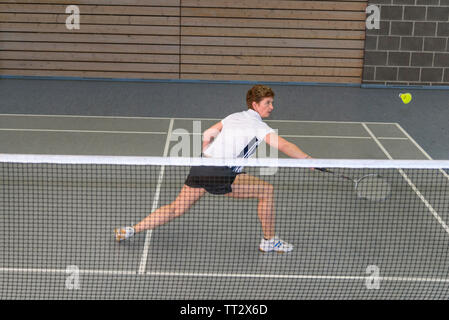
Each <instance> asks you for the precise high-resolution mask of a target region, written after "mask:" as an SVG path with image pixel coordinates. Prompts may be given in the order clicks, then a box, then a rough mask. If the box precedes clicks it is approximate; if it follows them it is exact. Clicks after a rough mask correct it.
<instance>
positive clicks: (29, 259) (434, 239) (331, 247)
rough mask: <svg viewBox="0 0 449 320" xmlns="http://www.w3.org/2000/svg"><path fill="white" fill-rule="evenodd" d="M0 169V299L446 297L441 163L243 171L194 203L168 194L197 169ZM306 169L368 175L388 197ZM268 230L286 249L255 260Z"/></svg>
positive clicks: (159, 165) (79, 165)
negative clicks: (119, 235)
mask: <svg viewBox="0 0 449 320" xmlns="http://www.w3.org/2000/svg"><path fill="white" fill-rule="evenodd" d="M0 158H1V159H2V161H1V162H0V243H1V246H0V299H274V300H288V299H415V298H425V299H448V298H449V289H448V284H449V228H448V226H447V225H446V222H448V221H449V176H448V175H447V171H445V170H447V169H445V168H449V163H448V162H441V161H440V162H438V161H425V162H423V161H415V162H407V163H405V162H402V163H400V162H397V161H371V162H368V163H367V162H366V161H361V160H360V161H358V160H351V161H349V160H348V161H333V160H326V161H324V160H323V161H320V160H307V161H304V160H303V161H298V160H294V161H288V160H277V161H276V162H269V163H264V161H262V160H260V159H259V160H257V161H253V162H251V160H247V161H245V163H244V164H245V169H244V172H245V173H244V174H243V175H238V176H237V178H236V180H234V182H233V184H232V187H231V188H232V192H233V194H227V195H214V194H211V193H208V192H205V193H204V195H202V196H201V197H199V198H198V200H197V201H193V200H192V199H188V198H183V199H180V198H179V197H178V196H179V194H180V191H181V190H182V188H183V185H184V182H185V181H186V178H187V176H188V174H189V172H190V169H191V167H192V166H195V167H196V166H198V165H200V164H203V165H205V164H207V165H210V164H211V163H212V162H211V160H210V159H196V162H192V160H191V159H172V160H170V159H160V158H145V159H144V158H139V159H137V158H135V159H131V160H132V161H130V159H129V158H120V157H117V158H111V157H104V158H101V157H100V158H99V157H92V158H89V157H83V158H80V157H59V158H52V157H36V156H16V157H14V156H9V157H5V156H4V155H3V156H1V157H0ZM233 164H234V163H233ZM237 164H238V165H241V164H242V163H241V162H238V163H237ZM313 166H316V167H325V166H328V167H332V168H333V170H334V171H335V172H338V173H340V174H344V175H346V176H351V177H354V179H357V178H358V177H362V176H364V175H367V174H376V175H381V176H382V177H383V178H384V179H386V180H387V181H388V186H389V187H390V188H391V190H390V196H389V198H388V199H387V200H385V201H382V202H371V201H367V200H365V199H361V198H360V197H358V195H357V192H356V190H355V189H354V183H352V182H351V181H347V180H345V179H340V178H338V177H336V176H333V175H329V174H326V173H323V172H319V171H317V170H311V169H310V167H313ZM248 175H251V176H254V177H256V178H257V179H259V180H245V179H243V178H242V177H244V176H248ZM206 177H208V178H207V179H209V182H211V183H212V184H214V183H217V181H214V180H213V179H214V178H213V177H212V176H211V175H210V174H208V175H206ZM261 180H263V182H261ZM218 182H220V181H218ZM236 186H238V187H236ZM261 186H262V187H261ZM196 190H199V188H197V189H196ZM189 195H193V193H190V194H189ZM237 196H238V197H237ZM177 197H178V198H177ZM176 199H178V202H177V204H178V206H177V208H176V209H173V207H170V208H171V209H170V210H168V209H167V210H168V211H170V212H169V214H168V216H170V217H169V218H168V219H169V220H170V221H168V222H166V223H162V222H161V225H159V226H157V227H154V228H152V229H151V230H149V229H148V230H143V231H141V232H138V233H136V234H135V235H134V236H132V237H130V238H129V239H127V240H124V241H120V242H118V241H116V238H115V234H114V229H115V228H120V227H125V226H136V225H137V224H138V223H139V222H141V221H142V220H143V219H145V218H146V217H147V216H149V215H150V213H152V212H153V214H154V211H155V210H157V209H159V208H161V207H164V206H165V207H166V206H167V205H170V204H171V203H172V202H173V201H174V200H176ZM270 201H272V203H273V205H272V209H273V210H272V212H271V213H272V214H274V216H275V220H274V221H275V223H274V226H273V227H270V224H269V222H268V223H267V219H268V218H267V217H268V215H269V213H270V212H269V209H270ZM166 208H167V207H166ZM186 208H188V209H186ZM172 209H173V210H172ZM264 210H265V211H264ZM267 211H268V213H267ZM264 212H265V213H264ZM264 214H265V216H264ZM263 219H266V220H263ZM268 220H269V219H268ZM153 223H154V221H153ZM156 224H157V223H156ZM272 230H274V231H275V234H276V236H277V237H279V239H282V240H284V241H286V242H287V243H288V244H291V245H293V250H292V251H290V252H288V253H284V254H278V253H276V252H261V251H260V250H259V249H260V246H261V243H262V238H263V237H264V235H265V234H267V232H268V233H269V232H270V231H272ZM276 243H277V242H276ZM276 243H274V245H275V244H276ZM286 246H287V244H285V245H284V248H285V247H286Z"/></svg>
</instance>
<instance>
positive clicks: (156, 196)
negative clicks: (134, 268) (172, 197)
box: [138, 119, 174, 274]
mask: <svg viewBox="0 0 449 320" xmlns="http://www.w3.org/2000/svg"><path fill="white" fill-rule="evenodd" d="M173 123H174V119H171V120H170V124H169V126H168V133H167V139H166V140H165V147H164V155H163V157H167V155H168V147H169V145H170V137H171V132H172V130H173ZM164 173H165V166H162V167H161V171H160V173H159V178H158V180H157V187H156V192H155V194H154V199H153V205H152V207H151V212H153V211H154V210H156V209H157V207H158V205H159V196H160V193H161V185H162V181H163V179H164ZM152 234H153V230H148V231H147V232H146V235H145V245H144V247H143V253H142V258H141V259H140V264H139V271H138V272H139V274H143V273H145V269H146V266H147V260H148V251H149V250H150V243H151V236H152Z"/></svg>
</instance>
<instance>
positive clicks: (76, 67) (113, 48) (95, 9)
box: [0, 0, 180, 79]
mask: <svg viewBox="0 0 449 320" xmlns="http://www.w3.org/2000/svg"><path fill="white" fill-rule="evenodd" d="M73 4H75V5H78V7H79V9H80V29H79V30H68V29H67V28H66V25H65V21H66V19H67V17H68V14H66V13H65V10H66V7H67V6H68V5H73ZM179 6H180V1H179V0H164V1H161V0H145V1H139V0H128V1H126V0H104V1H103V0H84V1H65V0H45V1H37V0H34V1H31V0H28V1H25V0H21V1H20V3H17V1H11V0H0V50H1V51H0V74H6V75H25V76H27V75H31V76H64V77H65V76H69V77H70V76H72V77H95V78H143V79H179V61H180V57H179V54H180V46H179V35H180V7H179Z"/></svg>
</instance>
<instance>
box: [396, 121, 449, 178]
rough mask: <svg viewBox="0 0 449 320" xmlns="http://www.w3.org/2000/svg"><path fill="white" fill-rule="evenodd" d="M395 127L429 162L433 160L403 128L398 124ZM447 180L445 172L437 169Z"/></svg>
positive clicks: (448, 176)
mask: <svg viewBox="0 0 449 320" xmlns="http://www.w3.org/2000/svg"><path fill="white" fill-rule="evenodd" d="M396 126H397V127H398V128H399V130H401V131H402V132H403V133H404V134H405V135H406V137H407V138H408V139H409V140H410V141H411V142H412V143H413V144H414V145H415V146H416V147H417V148H418V150H419V151H421V152H422V154H423V155H424V156H425V157H426V158H427V159H429V160H433V159H432V157H431V156H430V155H429V154H428V153H427V152H426V151H425V150H424V149H423V148H422V147H421V146H420V145H419V144H418V143H417V142H416V141H415V139H413V138H412V137H411V136H410V135H409V134H408V132H407V131H405V130H404V128H402V127H401V126H400V125H399V124H398V123H396ZM438 170H439V171H440V172H441V173H442V174H443V175H444V176H445V177H446V178H447V179H448V180H449V175H448V174H447V173H446V171H444V170H443V169H438Z"/></svg>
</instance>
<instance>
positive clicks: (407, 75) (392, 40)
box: [363, 0, 449, 86]
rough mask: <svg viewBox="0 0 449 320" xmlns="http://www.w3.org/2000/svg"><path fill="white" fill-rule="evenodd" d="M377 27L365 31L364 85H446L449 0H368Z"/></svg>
mask: <svg viewBox="0 0 449 320" xmlns="http://www.w3.org/2000/svg"><path fill="white" fill-rule="evenodd" d="M368 4H369V5H371V4H374V5H377V6H378V7H379V9H380V19H381V21H380V29H379V30H366V42H365V61H364V70H363V83H364V84H384V85H394V84H396V85H428V86H435V85H439V86H440V85H444V86H449V0H369V1H368Z"/></svg>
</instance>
